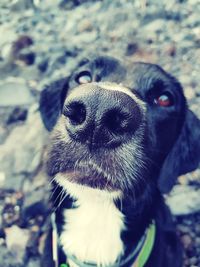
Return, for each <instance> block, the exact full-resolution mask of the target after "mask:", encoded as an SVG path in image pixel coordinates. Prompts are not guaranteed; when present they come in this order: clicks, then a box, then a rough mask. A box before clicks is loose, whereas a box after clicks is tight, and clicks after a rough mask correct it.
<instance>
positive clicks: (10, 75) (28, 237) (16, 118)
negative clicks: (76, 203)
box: [0, 0, 200, 267]
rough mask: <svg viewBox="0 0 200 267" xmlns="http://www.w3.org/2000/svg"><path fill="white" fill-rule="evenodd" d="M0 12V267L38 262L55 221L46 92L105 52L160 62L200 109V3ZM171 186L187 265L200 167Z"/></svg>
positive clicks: (196, 257)
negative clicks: (42, 108)
mask: <svg viewBox="0 0 200 267" xmlns="http://www.w3.org/2000/svg"><path fill="white" fill-rule="evenodd" d="M0 13H1V16H0V36H1V38H0V47H1V50H0V118H1V120H0V151H1V153H0V267H12V266H15V267H16V266H17V267H23V266H26V267H27V266H28V267H38V266H40V263H39V260H40V255H41V254H42V251H43V244H44V238H45V234H46V231H47V229H48V227H49V224H48V222H49V204H48V197H49V182H48V179H47V178H46V176H45V171H44V167H43V166H44V164H43V154H44V151H45V146H46V143H47V140H48V133H47V132H46V130H45V129H44V126H43V124H42V122H41V120H40V115H39V112H38V99H39V95H40V92H41V91H42V90H43V88H44V87H45V85H46V84H49V83H50V82H51V81H54V80H56V79H58V78H60V77H65V76H67V75H68V74H69V73H70V71H71V70H72V69H73V68H74V67H75V66H76V65H77V63H78V62H79V60H80V59H81V58H83V57H87V56H91V55H96V54H104V55H110V56H115V57H118V58H120V59H122V60H129V61H132V62H134V61H144V62H151V63H156V64H159V65H161V66H162V67H163V68H164V69H165V70H167V71H169V72H170V73H171V74H172V75H174V76H176V77H177V78H178V79H179V81H180V82H181V83H182V85H183V87H184V92H185V95H186V97H187V100H188V104H189V108H190V109H192V110H193V111H194V112H195V113H196V115H197V116H199V117H200V90H199V84H200V75H199V70H200V62H199V58H200V16H199V14H200V1H199V0H188V1H184V0H179V1H175V0H168V1H167V0H164V1H159V0H155V1H148V0H146V1H145V0H141V1H139V0H136V1H131V0H130V1H129V0H115V1H109V0H102V1H89V0H88V1H83V0H76V1H75V0H71V1H67V0H54V1H53V0H43V1H40V0H28V1H26V0H16V1H14V0H12V1H6V0H2V1H1V3H0ZM47 185H48V186H47ZM175 189H176V190H175V191H174V193H172V194H171V196H170V199H171V202H170V206H171V208H172V211H173V213H174V215H175V216H174V219H175V221H176V223H177V232H178V234H179V236H180V237H181V240H182V243H183V245H184V248H185V263H184V266H185V267H189V266H190V267H199V266H200V211H199V210H200V200H199V199H200V198H199V197H198V196H199V195H200V171H199V170H197V171H195V172H193V173H191V174H188V175H186V176H183V177H180V178H179V180H178V184H177V186H176V188H175ZM177 201H178V203H179V205H178V206H177V205H176V203H177ZM180 203H181V204H180ZM184 203H186V204H184Z"/></svg>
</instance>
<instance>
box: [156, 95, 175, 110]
mask: <svg viewBox="0 0 200 267" xmlns="http://www.w3.org/2000/svg"><path fill="white" fill-rule="evenodd" d="M154 103H155V104H156V105H158V106H160V107H170V106H172V105H173V98H172V96H171V95H170V94H168V93H163V94H162V95H160V96H158V97H157V98H155V99H154Z"/></svg>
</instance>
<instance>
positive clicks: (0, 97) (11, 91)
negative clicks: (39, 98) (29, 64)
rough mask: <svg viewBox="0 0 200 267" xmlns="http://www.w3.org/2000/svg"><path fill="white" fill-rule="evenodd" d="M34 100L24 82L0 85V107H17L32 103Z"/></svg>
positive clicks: (17, 80)
mask: <svg viewBox="0 0 200 267" xmlns="http://www.w3.org/2000/svg"><path fill="white" fill-rule="evenodd" d="M33 101H34V98H33V96H32V94H31V93H30V91H29V88H28V87H27V85H26V83H25V81H24V80H20V79H17V78H16V79H14V80H13V81H7V82H1V83H0V106H2V107H5V106H18V105H27V104H31V103H33Z"/></svg>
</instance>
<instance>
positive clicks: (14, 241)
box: [5, 225, 30, 263]
mask: <svg viewBox="0 0 200 267" xmlns="http://www.w3.org/2000/svg"><path fill="white" fill-rule="evenodd" d="M5 232H6V245H7V247H8V249H9V251H11V252H12V253H13V254H14V255H15V257H16V262H17V263H23V261H24V257H25V248H26V246H27V243H28V240H29V238H30V233H29V231H28V230H26V229H22V228H20V227H18V226H16V225H13V226H12V227H10V228H6V229H5Z"/></svg>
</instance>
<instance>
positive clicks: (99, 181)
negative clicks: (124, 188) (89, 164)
mask: <svg viewBox="0 0 200 267" xmlns="http://www.w3.org/2000/svg"><path fill="white" fill-rule="evenodd" d="M62 175H63V176H64V177H65V178H66V179H67V180H68V181H69V182H72V183H77V184H80V185H85V186H88V187H92V188H98V189H101V190H103V189H106V190H108V191H114V190H116V188H115V186H114V185H113V184H112V183H111V181H109V180H108V179H107V178H106V177H105V176H103V175H100V174H98V173H93V174H91V175H90V174H89V173H85V172H83V171H79V170H70V171H66V172H62Z"/></svg>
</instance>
